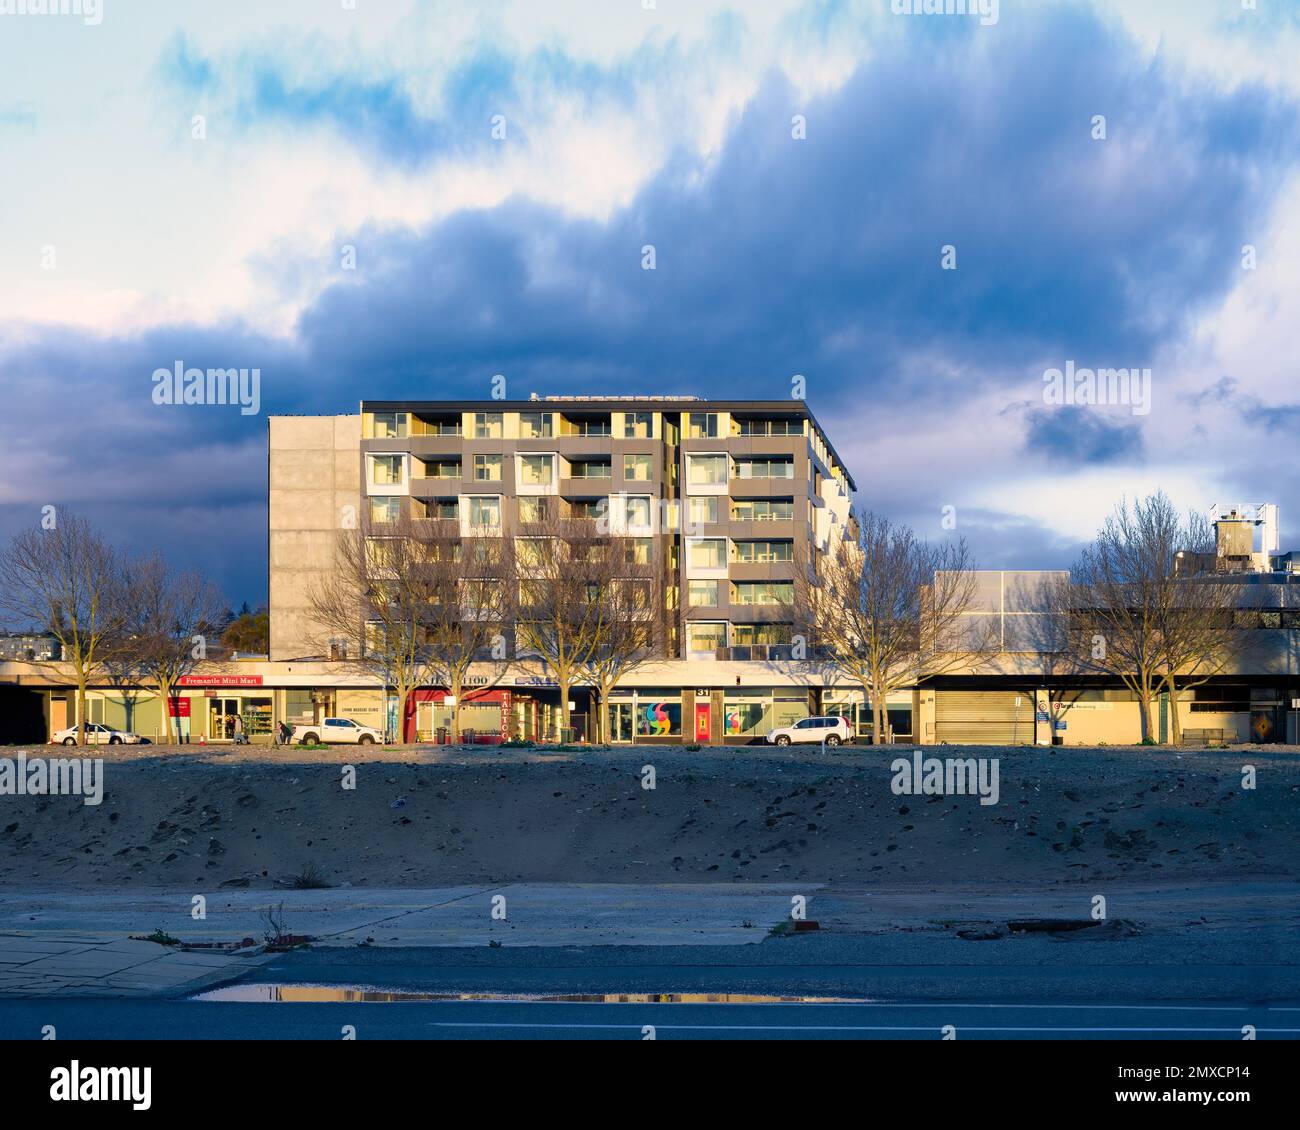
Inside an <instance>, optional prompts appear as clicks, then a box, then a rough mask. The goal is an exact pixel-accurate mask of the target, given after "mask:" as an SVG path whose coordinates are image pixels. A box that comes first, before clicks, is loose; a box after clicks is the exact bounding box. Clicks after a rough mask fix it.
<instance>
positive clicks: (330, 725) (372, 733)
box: [289, 718, 384, 745]
mask: <svg viewBox="0 0 1300 1130" xmlns="http://www.w3.org/2000/svg"><path fill="white" fill-rule="evenodd" d="M383 740H384V731H383V730H376V729H375V728H374V727H373V726H363V725H361V723H360V722H354V721H352V719H351V718H326V719H324V720H323V721H322V722H321V724H320V725H319V726H317V725H316V724H315V723H312V724H310V725H306V726H295V727H294V728H293V733H292V734H290V735H289V741H290V742H291V743H293V744H294V745H298V744H300V743H301V744H306V745H315V744H317V743H318V742H325V743H326V744H332V743H335V742H339V743H350V744H352V745H373V744H375V743H376V742H378V743H380V744H382V743H383Z"/></svg>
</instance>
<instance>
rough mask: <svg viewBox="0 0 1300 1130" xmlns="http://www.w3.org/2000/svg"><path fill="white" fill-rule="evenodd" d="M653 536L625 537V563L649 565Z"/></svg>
mask: <svg viewBox="0 0 1300 1130" xmlns="http://www.w3.org/2000/svg"><path fill="white" fill-rule="evenodd" d="M653 545H654V540H653V539H652V538H625V539H624V541H623V563H624V564H625V565H649V564H650V554H651V552H652V549H651V547H652V546H653Z"/></svg>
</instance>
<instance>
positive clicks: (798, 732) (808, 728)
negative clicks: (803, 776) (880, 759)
mask: <svg viewBox="0 0 1300 1130" xmlns="http://www.w3.org/2000/svg"><path fill="white" fill-rule="evenodd" d="M852 740H853V730H852V728H851V727H850V726H849V724H848V721H847V720H846V719H844V718H840V717H837V716H835V715H827V716H825V717H813V718H803V719H800V720H799V721H798V722H796V723H795V724H794V725H793V726H777V727H776V729H774V730H772V731H770V732H769V733H768V735H767V741H768V744H769V745H790V744H791V743H792V742H816V743H818V744H820V743H821V742H823V741H824V742H825V743H826V744H827V745H839V744H840V743H841V742H851V741H852Z"/></svg>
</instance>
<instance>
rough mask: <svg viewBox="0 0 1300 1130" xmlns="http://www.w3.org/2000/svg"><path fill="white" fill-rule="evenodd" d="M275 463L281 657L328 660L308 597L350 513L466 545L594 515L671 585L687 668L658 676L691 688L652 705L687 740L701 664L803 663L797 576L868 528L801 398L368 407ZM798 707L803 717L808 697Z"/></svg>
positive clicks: (722, 714)
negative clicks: (411, 525)
mask: <svg viewBox="0 0 1300 1130" xmlns="http://www.w3.org/2000/svg"><path fill="white" fill-rule="evenodd" d="M270 465H271V482H270V488H271V489H270V495H271V497H270V510H271V515H270V516H271V544H270V592H271V656H270V658H271V659H272V660H273V661H274V660H279V659H286V660H288V659H296V658H303V657H307V656H319V655H320V654H321V647H320V640H319V634H318V633H316V632H314V631H313V630H312V624H311V621H310V613H309V609H308V604H309V596H308V594H309V591H310V588H311V585H312V583H313V582H315V581H318V580H319V579H321V578H322V577H323V576H324V575H325V574H326V573H327V572H328V571H329V569H330V568H331V567H332V551H331V544H332V540H333V539H334V538H335V537H336V536H337V529H338V526H339V524H340V521H339V519H340V515H345V514H351V515H353V516H358V515H359V516H361V517H362V518H363V520H365V521H366V522H368V523H369V524H371V526H372V527H373V528H375V529H381V528H382V526H383V524H384V523H386V522H395V521H397V520H399V519H400V518H403V517H407V516H409V517H412V518H431V519H441V520H444V521H446V520H452V521H455V522H457V523H458V524H459V526H460V529H461V531H462V533H463V534H464V535H465V536H467V537H469V536H475V537H482V536H489V537H503V538H515V539H520V538H521V537H522V536H524V535H526V534H527V533H528V532H529V531H530V530H531V529H536V528H537V526H538V524H539V523H540V524H543V525H544V524H545V522H546V521H548V520H550V519H556V520H561V521H562V520H565V519H571V518H593V519H596V520H597V521H601V522H604V523H605V524H606V527H605V528H607V529H608V531H609V533H610V534H612V535H613V536H616V537H620V538H623V539H626V541H627V543H628V554H629V560H630V561H636V562H637V563H638V564H642V565H650V566H653V567H656V568H658V569H659V570H661V571H662V572H661V576H662V578H663V585H662V590H661V591H662V593H663V600H664V604H665V608H664V614H665V615H664V621H665V623H666V626H667V630H666V632H665V633H664V637H663V641H662V642H663V650H664V654H663V657H662V658H663V659H664V661H665V662H667V663H669V664H670V665H671V664H673V663H674V662H676V664H677V666H676V667H672V666H670V667H669V668H668V669H666V670H664V669H661V670H660V672H659V673H658V675H657V678H658V679H659V681H660V682H661V683H664V682H671V683H677V684H678V686H676V687H673V688H672V696H669V695H667V693H666V691H667V689H668V688H666V687H664V686H660V687H658V688H656V689H655V694H654V697H656V703H655V704H654V705H655V706H658V707H661V708H663V710H665V711H667V713H668V714H670V715H671V717H672V724H671V726H670V729H671V730H672V731H673V732H674V736H677V735H680V733H681V728H680V720H679V718H678V712H679V711H681V710H686V711H687V713H690V710H689V709H688V707H691V706H692V705H693V704H688V703H685V702H678V703H677V709H675V710H671V709H668V707H669V706H670V705H671V704H666V703H665V702H661V701H659V700H661V699H667V698H669V697H674V696H678V695H680V694H681V692H682V688H683V687H684V686H686V685H687V684H689V685H690V686H691V687H692V688H693V687H694V686H695V684H697V683H699V682H701V681H702V680H701V678H700V677H699V675H698V673H695V674H693V673H692V671H691V667H693V665H695V664H698V663H714V662H718V661H722V662H740V663H753V662H756V661H771V660H778V659H784V658H788V656H789V651H790V645H791V637H792V634H793V619H792V605H793V601H794V588H795V570H796V569H797V568H809V567H810V563H811V561H812V558H813V557H814V556H815V555H816V554H817V553H822V552H825V551H826V550H827V548H828V547H829V546H830V544H831V540H832V539H833V538H838V537H843V536H845V534H846V533H849V532H851V530H852V522H853V518H852V507H851V492H852V491H853V490H854V489H855V488H854V483H853V480H852V478H851V476H850V475H849V473H848V471H847V469H846V468H845V466H844V464H843V461H842V460H841V459H840V457H839V455H838V454H837V453H836V451H835V449H834V447H833V446H832V444H831V443H830V441H829V439H828V438H827V436H826V434H825V432H824V431H823V430H822V428H821V426H820V425H819V424H818V422H817V420H816V418H815V417H814V416H813V415H812V413H811V411H810V410H809V409H808V407H807V405H806V404H804V403H803V402H800V401H709V400H701V399H698V398H693V397H632V396H628V397H544V398H537V397H534V398H532V399H530V400H523V401H502V400H487V401H466V402H450V401H365V402H363V403H362V404H361V410H360V413H359V416H358V417H319V418H302V417H289V418H273V419H272V421H271V431H270ZM349 508H351V509H349ZM684 665H690V667H688V666H684ZM666 673H667V674H669V675H670V676H671V677H670V678H667V679H665V677H664V676H665V674H666ZM518 678H519V679H520V680H524V679H526V678H527V676H525V675H520V676H518ZM769 678H770V677H769ZM536 681H537V680H536V676H534V682H536ZM708 681H710V682H712V681H716V680H708ZM728 682H729V683H732V684H733V685H734V684H736V683H739V684H741V685H743V683H744V680H742V679H738V678H735V677H729V678H728ZM533 690H534V692H536V693H537V695H538V697H540V698H542V699H543V700H544V699H545V694H544V691H538V690H537V688H536V687H534V688H533ZM433 693H434V695H435V696H436V694H437V692H436V690H435V691H434V692H433ZM580 693H581V692H580ZM633 693H635V692H633ZM690 693H693V692H690ZM706 693H708V694H710V695H711V690H710V691H709V692H706ZM796 697H797V699H798V701H800V702H801V703H802V704H804V709H806V700H807V695H806V692H804V691H803V690H800V691H798V692H797V693H796ZM435 701H436V697H435ZM543 706H545V703H544V702H543ZM583 706H585V704H583ZM717 706H718V710H717V722H716V724H715V723H714V721H713V720H712V712H711V711H710V721H709V722H708V723H707V727H708V732H706V729H705V726H706V724H705V723H704V722H703V721H702V720H700V719H702V717H703V715H700V718H699V719H697V722H698V724H699V733H700V736H701V737H705V738H707V737H708V736H709V734H710V733H713V731H717V733H714V734H713V736H720V735H721V734H722V733H723V732H724V731H725V730H726V729H727V719H728V715H727V713H726V708H725V704H724V703H723V702H722V701H721V700H720V701H719V702H718V704H717ZM580 709H581V707H580ZM631 711H637V713H636V717H637V718H642V717H643V716H644V710H641V709H639V707H637V706H631V707H630V708H629V717H628V719H627V720H624V718H623V713H622V711H620V710H618V709H615V711H614V724H613V726H612V730H613V732H614V733H615V734H616V735H617V734H618V733H620V732H623V731H626V730H627V729H628V727H629V726H631V725H632V722H631V713H630V712H631ZM760 713H762V714H764V715H769V714H770V713H771V710H770V703H769V709H767V710H764V711H760ZM429 717H430V723H431V728H432V724H433V722H435V721H436V718H437V712H436V711H433V712H431V713H430V715H429ZM731 720H732V722H733V723H734V721H735V714H734V712H733V714H732V715H731ZM528 721H529V722H530V723H531V719H529V720H528ZM538 724H539V725H540V723H538ZM521 728H522V729H523V730H524V731H525V732H529V731H531V730H532V729H533V726H532V725H531V724H525V725H523V726H522V727H521ZM731 728H732V729H733V730H735V726H734V725H733V726H732V727H731ZM646 736H652V735H650V734H647V735H646ZM665 736H667V735H665Z"/></svg>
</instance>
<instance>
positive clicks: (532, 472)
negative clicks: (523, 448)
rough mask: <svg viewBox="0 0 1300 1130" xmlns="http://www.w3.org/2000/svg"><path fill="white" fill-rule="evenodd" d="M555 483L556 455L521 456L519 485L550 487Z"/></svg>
mask: <svg viewBox="0 0 1300 1130" xmlns="http://www.w3.org/2000/svg"><path fill="white" fill-rule="evenodd" d="M553 482H555V456H554V455H521V456H519V485H520V486H530V487H548V486H550V485H551V484H552V483H553Z"/></svg>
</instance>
